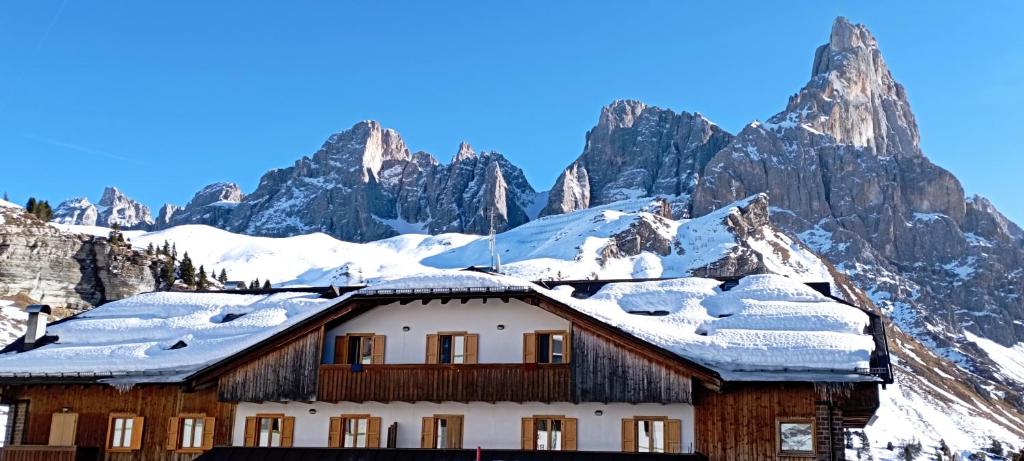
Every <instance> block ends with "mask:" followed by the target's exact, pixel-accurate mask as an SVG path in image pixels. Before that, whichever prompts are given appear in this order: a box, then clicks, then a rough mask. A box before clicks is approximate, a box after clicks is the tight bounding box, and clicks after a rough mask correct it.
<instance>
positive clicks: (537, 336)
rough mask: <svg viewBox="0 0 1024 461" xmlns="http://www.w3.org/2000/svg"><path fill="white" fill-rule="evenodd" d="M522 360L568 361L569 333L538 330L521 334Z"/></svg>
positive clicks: (529, 361)
mask: <svg viewBox="0 0 1024 461" xmlns="http://www.w3.org/2000/svg"><path fill="white" fill-rule="evenodd" d="M523 361H524V362H526V363H553V364H558V363H569V333H568V332H566V331H538V332H535V333H526V334H525V335H523Z"/></svg>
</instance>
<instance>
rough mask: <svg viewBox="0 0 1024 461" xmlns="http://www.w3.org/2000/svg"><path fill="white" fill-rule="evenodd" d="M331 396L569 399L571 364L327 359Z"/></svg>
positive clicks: (324, 388)
mask: <svg viewBox="0 0 1024 461" xmlns="http://www.w3.org/2000/svg"><path fill="white" fill-rule="evenodd" d="M317 395H318V400H323V401H328V402H339V401H349V402H367V401H376V402H417V401H427V402H442V401H449V402H567V401H569V397H570V393H569V366H568V365H524V364H490V363H485V364H465V365H363V371H360V372H354V371H352V369H351V366H350V365H322V366H321V367H320V391H319V392H318V394H317Z"/></svg>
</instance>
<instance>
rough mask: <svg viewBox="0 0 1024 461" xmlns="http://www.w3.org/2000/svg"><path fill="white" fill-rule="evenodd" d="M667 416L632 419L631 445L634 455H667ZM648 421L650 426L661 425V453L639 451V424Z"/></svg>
mask: <svg viewBox="0 0 1024 461" xmlns="http://www.w3.org/2000/svg"><path fill="white" fill-rule="evenodd" d="M669 419H670V418H669V417H667V416H634V417H633V427H634V429H633V443H634V446H635V447H636V453H669V450H668V420H669ZM647 421H649V422H650V423H651V424H652V425H653V424H654V423H655V422H660V423H661V445H662V447H661V451H640V424H641V423H643V422H647Z"/></svg>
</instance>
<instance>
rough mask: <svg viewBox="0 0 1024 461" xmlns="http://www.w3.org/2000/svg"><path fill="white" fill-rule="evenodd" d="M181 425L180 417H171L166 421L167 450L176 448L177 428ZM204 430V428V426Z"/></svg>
mask: <svg viewBox="0 0 1024 461" xmlns="http://www.w3.org/2000/svg"><path fill="white" fill-rule="evenodd" d="M180 427H181V418H178V417H176V416H175V417H172V418H171V419H170V422H168V423H167V451H172V450H177V449H178V429H179V428H180ZM204 430H205V428H204Z"/></svg>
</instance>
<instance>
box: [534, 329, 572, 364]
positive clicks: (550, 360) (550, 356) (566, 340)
mask: <svg viewBox="0 0 1024 461" xmlns="http://www.w3.org/2000/svg"><path fill="white" fill-rule="evenodd" d="M533 335H534V341H535V344H534V356H535V360H534V363H536V364H537V365H565V364H567V363H569V349H570V347H569V344H570V341H571V340H570V336H569V331H568V330H537V331H534V332H533ZM541 335H547V337H548V341H547V343H548V344H547V354H546V356H545V358H544V360H545V361H544V362H541V353H540V352H541V347H540V341H541ZM554 336H562V361H561V362H555V361H554V357H555V352H554V350H555V348H554V345H555V342H554Z"/></svg>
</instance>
